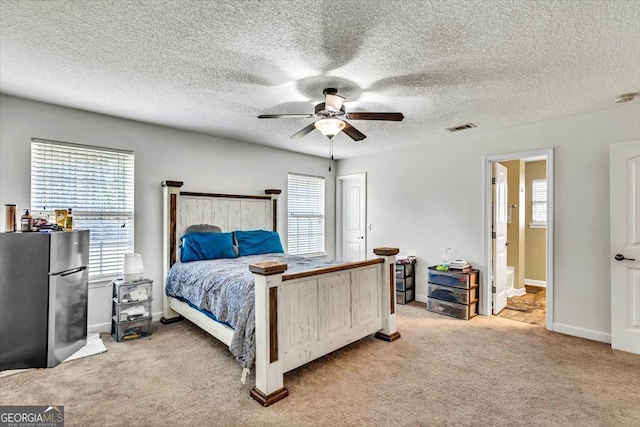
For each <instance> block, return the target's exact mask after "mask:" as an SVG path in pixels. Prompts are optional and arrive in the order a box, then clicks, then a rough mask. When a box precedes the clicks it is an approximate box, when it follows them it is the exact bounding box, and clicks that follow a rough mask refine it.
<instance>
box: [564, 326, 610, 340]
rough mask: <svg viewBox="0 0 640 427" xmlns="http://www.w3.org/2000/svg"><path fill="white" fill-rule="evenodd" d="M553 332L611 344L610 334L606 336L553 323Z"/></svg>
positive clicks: (603, 333)
mask: <svg viewBox="0 0 640 427" xmlns="http://www.w3.org/2000/svg"><path fill="white" fill-rule="evenodd" d="M553 331H554V332H559V333H561V334H566V335H571V336H574V337H578V338H585V339H588V340H591V341H598V342H603V343H606V344H611V334H608V333H606V332H599V331H593V330H591V329H584V328H578V327H576V326H570V325H563V324H562V323H554V324H553Z"/></svg>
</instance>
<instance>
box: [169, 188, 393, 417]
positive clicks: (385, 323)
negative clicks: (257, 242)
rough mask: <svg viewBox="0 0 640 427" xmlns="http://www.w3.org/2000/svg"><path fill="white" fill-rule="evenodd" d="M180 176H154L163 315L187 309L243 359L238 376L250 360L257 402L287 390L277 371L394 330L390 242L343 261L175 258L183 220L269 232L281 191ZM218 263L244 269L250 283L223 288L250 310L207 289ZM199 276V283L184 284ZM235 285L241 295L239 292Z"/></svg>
mask: <svg viewBox="0 0 640 427" xmlns="http://www.w3.org/2000/svg"><path fill="white" fill-rule="evenodd" d="M182 185H183V183H182V182H179V181H164V182H163V183H162V188H163V218H164V220H163V273H164V278H165V280H164V282H163V283H164V289H163V317H162V319H161V321H162V322H163V323H171V322H175V321H178V320H181V319H182V318H186V319H188V320H189V321H191V322H193V323H194V324H196V325H197V326H199V327H200V328H202V329H203V330H205V331H206V332H208V333H209V334H211V335H212V336H214V337H215V338H217V339H218V340H220V341H222V342H223V343H225V344H226V345H228V346H229V349H230V350H231V352H232V353H233V354H234V356H235V357H236V359H238V361H239V363H240V365H241V366H242V368H243V370H242V376H243V378H244V376H245V375H246V374H247V372H248V370H249V369H250V368H251V366H252V365H253V364H254V362H255V387H254V388H253V389H252V390H251V392H250V394H251V396H252V397H253V398H254V399H255V400H257V401H258V402H260V403H261V404H262V405H263V406H268V405H270V404H272V403H274V402H277V401H278V400H280V399H282V398H284V397H286V396H287V395H288V390H287V389H286V387H284V380H283V374H284V373H285V372H288V371H290V370H292V369H295V368H297V367H299V366H302V365H304V364H305V363H308V362H310V361H312V360H314V359H316V358H318V357H321V356H323V355H325V354H328V353H330V352H332V351H335V350H337V349H338V348H341V347H344V346H345V345H348V344H350V343H352V342H354V341H356V340H359V339H361V338H364V337H366V336H368V335H371V334H375V336H376V337H377V338H380V339H383V340H385V341H389V342H391V341H395V340H396V339H398V338H400V334H399V333H398V331H397V328H396V314H395V265H394V264H395V256H396V255H397V253H398V249H397V248H377V249H374V253H375V255H376V256H377V257H376V258H374V259H369V260H363V261H359V262H350V263H334V262H328V261H325V260H311V259H308V258H300V257H292V256H289V255H286V254H282V253H264V254H260V255H248V256H245V255H244V254H241V255H242V256H239V257H237V258H233V257H230V258H229V259H219V260H215V261H213V260H212V261H209V260H206V261H194V262H187V263H181V262H179V261H180V252H179V243H180V238H181V237H182V236H183V235H184V234H185V232H186V231H187V228H189V227H190V226H193V225H198V224H213V225H216V226H218V227H219V228H220V229H221V230H223V231H224V232H227V233H228V232H230V231H235V230H264V231H265V232H273V231H277V212H278V209H277V206H278V204H277V199H278V195H279V194H280V190H265V194H264V195H228V194H213V193H200V192H186V191H181V187H182ZM241 232H242V231H241ZM234 236H235V235H234ZM234 243H235V242H234ZM240 247H241V248H242V247H243V244H242V243H240ZM216 270H217V271H218V272H219V273H223V272H227V273H229V274H231V275H232V276H233V275H235V276H243V277H244V278H245V279H247V277H248V282H250V283H247V281H246V280H245V282H241V283H244V284H239V285H234V286H236V287H235V288H232V290H230V289H229V288H224V289H225V291H224V292H223V293H226V294H227V296H229V295H231V296H229V298H228V299H230V302H228V303H229V304H232V305H233V304H236V305H243V304H244V305H248V307H249V308H250V309H248V310H245V311H244V312H242V313H241V314H234V315H231V316H229V315H228V313H227V312H226V311H225V310H226V309H225V308H223V309H222V311H220V304H222V303H223V301H221V299H224V298H221V297H220V293H219V294H218V296H217V297H212V295H214V294H215V293H211V292H210V291H212V290H215V289H216V287H220V286H223V284H220V283H217V282H215V280H218V279H214V277H215V278H218V277H219V276H220V274H212V272H214V271H216ZM220 280H222V282H225V279H220ZM197 281H200V282H201V283H200V285H198V286H200V289H199V290H194V288H191V287H189V286H186V285H187V284H188V283H190V282H193V283H195V282H197ZM219 289H222V288H219ZM236 294H243V297H242V299H238V298H235V295H236ZM216 298H217V299H216ZM234 298H235V299H234ZM216 314H218V315H217V316H216Z"/></svg>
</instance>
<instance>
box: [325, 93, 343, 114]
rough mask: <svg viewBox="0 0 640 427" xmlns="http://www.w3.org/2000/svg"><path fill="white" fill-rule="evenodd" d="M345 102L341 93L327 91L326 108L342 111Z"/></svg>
mask: <svg viewBox="0 0 640 427" xmlns="http://www.w3.org/2000/svg"><path fill="white" fill-rule="evenodd" d="M343 103H344V98H343V97H342V96H340V95H336V94H332V93H327V94H326V95H325V97H324V105H325V108H326V109H327V110H330V111H340V109H341V108H342V104H343Z"/></svg>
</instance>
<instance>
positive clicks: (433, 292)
mask: <svg viewBox="0 0 640 427" xmlns="http://www.w3.org/2000/svg"><path fill="white" fill-rule="evenodd" d="M479 278H480V273H479V271H478V270H473V269H466V270H448V271H439V270H437V269H436V266H433V267H429V281H428V296H427V310H429V311H432V312H434V313H439V314H444V315H447V316H451V317H457V318H458V319H464V320H469V319H471V318H472V317H474V316H476V315H477V314H478V284H479Z"/></svg>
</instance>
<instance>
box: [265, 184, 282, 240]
mask: <svg viewBox="0 0 640 427" xmlns="http://www.w3.org/2000/svg"><path fill="white" fill-rule="evenodd" d="M264 193H265V194H268V195H270V196H271V220H272V222H271V223H272V226H271V227H272V228H271V229H272V230H273V231H278V195H279V194H280V193H282V190H274V189H267V190H264Z"/></svg>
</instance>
